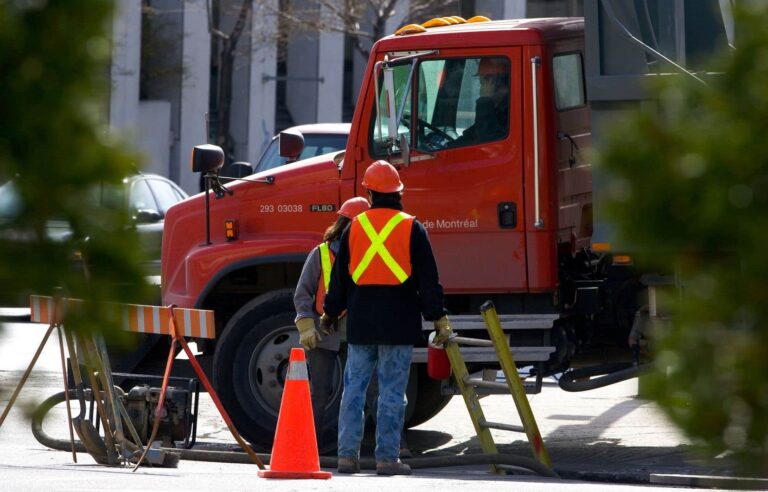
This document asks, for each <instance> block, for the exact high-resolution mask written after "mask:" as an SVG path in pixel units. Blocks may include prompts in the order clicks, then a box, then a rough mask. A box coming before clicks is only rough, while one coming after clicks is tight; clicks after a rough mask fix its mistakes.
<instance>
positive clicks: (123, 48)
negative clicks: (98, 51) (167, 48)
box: [109, 0, 141, 136]
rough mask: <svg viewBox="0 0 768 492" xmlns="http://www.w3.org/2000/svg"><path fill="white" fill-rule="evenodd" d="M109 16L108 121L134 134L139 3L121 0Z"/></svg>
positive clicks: (137, 83) (139, 30) (137, 90)
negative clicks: (110, 61)
mask: <svg viewBox="0 0 768 492" xmlns="http://www.w3.org/2000/svg"><path fill="white" fill-rule="evenodd" d="M115 7H116V8H115V13H114V15H113V18H112V42H113V47H112V64H111V67H110V77H111V82H112V84H111V90H110V97H109V125H110V127H112V128H114V129H119V130H120V131H123V132H125V134H126V135H128V136H135V130H136V124H137V123H138V121H139V73H140V72H139V67H140V64H141V63H140V62H141V3H140V2H136V1H131V0H121V1H119V2H117V3H116V5H115Z"/></svg>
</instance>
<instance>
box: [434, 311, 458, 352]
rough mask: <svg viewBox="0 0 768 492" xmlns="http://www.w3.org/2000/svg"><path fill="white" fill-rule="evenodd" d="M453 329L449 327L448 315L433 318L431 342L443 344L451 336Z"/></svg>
mask: <svg viewBox="0 0 768 492" xmlns="http://www.w3.org/2000/svg"><path fill="white" fill-rule="evenodd" d="M453 336H454V335H453V330H452V329H451V323H450V322H449V321H448V316H443V317H442V318H440V319H438V320H435V338H434V339H432V343H433V344H435V345H443V344H445V342H447V341H448V340H450V339H451V338H453Z"/></svg>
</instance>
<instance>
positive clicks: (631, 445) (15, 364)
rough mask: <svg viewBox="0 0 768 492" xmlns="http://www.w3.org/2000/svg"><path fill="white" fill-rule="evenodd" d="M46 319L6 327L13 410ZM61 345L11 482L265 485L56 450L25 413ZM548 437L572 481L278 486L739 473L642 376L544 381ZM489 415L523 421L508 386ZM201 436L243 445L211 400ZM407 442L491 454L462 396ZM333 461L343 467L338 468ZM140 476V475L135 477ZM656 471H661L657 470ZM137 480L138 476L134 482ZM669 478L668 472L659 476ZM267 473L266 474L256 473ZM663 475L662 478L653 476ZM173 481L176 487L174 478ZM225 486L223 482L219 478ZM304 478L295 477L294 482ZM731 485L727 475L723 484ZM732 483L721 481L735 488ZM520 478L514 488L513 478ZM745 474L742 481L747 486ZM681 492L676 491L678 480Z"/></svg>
mask: <svg viewBox="0 0 768 492" xmlns="http://www.w3.org/2000/svg"><path fill="white" fill-rule="evenodd" d="M43 333H44V327H42V326H40V325H28V324H11V325H6V326H5V329H4V330H3V332H1V333H0V405H1V406H2V408H5V406H6V405H7V402H8V398H9V396H10V393H11V391H12V389H13V386H14V385H15V384H16V383H18V381H19V378H20V377H21V374H22V371H23V370H24V368H25V367H26V365H27V364H28V363H29V360H30V359H31V357H32V354H33V353H34V350H35V349H36V347H37V344H38V343H39V341H40V339H41V338H42V335H43ZM61 385H62V382H61V372H60V362H59V355H58V344H57V343H56V341H55V339H54V338H52V339H51V341H50V342H49V343H48V345H47V347H46V349H45V350H44V352H43V355H42V357H41V360H40V362H39V363H38V364H37V366H36V369H35V371H34V372H33V374H32V377H31V378H30V381H29V382H28V383H27V385H26V386H25V388H24V390H23V391H22V393H21V397H20V399H19V402H18V403H17V406H16V407H14V410H13V411H12V412H11V414H10V417H9V419H8V420H7V421H6V423H5V424H4V425H3V427H2V428H0V490H49V489H51V488H57V489H58V490H69V489H73V490H74V489H78V490H85V489H92V488H93V489H95V488H100V489H104V490H121V489H127V488H131V489H132V490H145V489H146V490H150V489H164V490H169V489H177V488H179V489H180V488H187V489H195V490H205V489H210V488H217V487H218V488H222V487H223V490H224V489H226V490H229V489H231V488H246V489H249V488H263V487H264V485H263V480H261V479H257V478H256V477H255V468H254V467H253V465H245V464H222V463H203V462H193V461H185V460H182V462H181V463H180V464H179V467H178V468H175V469H161V468H142V469H140V470H139V471H138V472H137V473H135V474H131V473H130V471H129V470H128V469H124V468H108V467H103V466H99V465H96V464H94V462H93V460H92V459H91V458H90V456H88V455H85V454H79V455H78V463H77V464H73V463H72V456H71V454H70V453H65V452H61V451H53V450H50V449H48V448H46V447H44V446H43V445H41V444H40V443H38V442H37V441H36V440H35V439H34V437H33V436H32V434H31V432H30V430H29V426H28V422H27V420H26V415H25V412H26V411H29V409H30V408H33V407H34V405H35V404H36V403H38V402H39V401H41V400H42V399H44V398H45V397H47V396H50V395H51V394H53V393H55V392H58V391H61V388H62V386H61ZM529 400H530V403H531V407H532V409H533V413H534V415H535V417H536V420H537V423H538V426H539V429H540V430H541V434H542V437H543V440H544V443H545V446H546V448H547V450H548V452H549V454H550V457H551V459H552V462H553V463H554V467H555V471H557V472H558V474H559V475H560V477H561V478H562V479H564V480H554V479H547V478H542V477H538V476H534V475H532V474H526V473H521V474H516V475H513V476H497V475H491V474H490V473H489V472H488V467H487V466H479V465H477V466H466V467H453V468H430V469H419V470H415V471H414V476H412V477H397V478H384V477H376V476H375V475H374V476H371V475H370V472H368V473H363V474H361V475H357V476H352V477H349V476H341V477H339V476H334V478H333V479H332V480H331V481H276V480H270V481H269V482H268V483H269V488H270V489H275V490H315V489H323V490H331V489H333V490H384V489H386V490H412V489H414V488H427V487H429V488H436V487H440V488H444V489H449V490H459V489H460V490H487V488H488V486H489V483H491V482H492V483H493V487H494V489H496V488H501V489H507V486H509V487H510V488H514V489H515V490H553V489H560V488H566V487H567V488H569V489H575V490H625V489H626V490H630V489H633V490H634V489H635V487H637V486H639V485H642V484H644V486H643V488H650V489H654V490H665V489H666V488H667V487H666V485H667V484H669V485H672V484H676V485H688V484H696V485H697V486H699V487H705V486H710V485H711V484H712V483H715V482H707V481H703V482H702V481H693V480H688V481H682V482H681V481H680V479H676V481H674V480H667V481H665V479H664V478H663V477H665V476H670V475H671V476H675V477H679V476H681V475H682V476H716V477H730V476H732V475H734V473H733V467H732V466H731V464H730V463H728V462H727V460H725V459H722V458H712V457H705V456H702V455H699V454H697V453H696V451H695V449H694V447H693V446H691V444H690V443H689V442H687V441H686V439H685V438H684V437H683V436H682V435H681V434H680V433H679V432H678V431H677V430H676V429H675V428H674V427H673V426H672V425H671V424H670V423H669V422H668V421H667V419H666V418H665V417H664V415H663V414H662V413H661V412H660V411H659V409H658V408H657V407H656V406H655V405H654V404H653V403H651V402H649V401H647V400H644V399H642V398H638V397H637V380H630V381H627V382H624V383H620V384H616V385H612V386H609V387H606V388H603V389H598V390H593V391H589V392H584V393H567V392H564V391H562V390H560V389H559V388H557V387H555V386H554V385H545V387H544V389H543V391H542V393H540V394H538V395H531V396H529ZM481 403H482V406H483V409H484V411H485V414H486V418H487V419H488V420H491V421H497V422H505V423H510V424H519V423H520V422H519V418H518V417H517V414H516V411H515V407H514V403H513V401H512V398H511V397H509V396H502V395H494V396H488V397H485V398H483V399H482V400H481ZM60 407H62V408H59V407H57V408H56V409H54V410H53V411H52V412H51V413H50V414H49V415H50V416H49V418H48V419H47V420H46V426H45V429H46V432H49V433H50V434H51V435H54V436H55V437H61V438H66V437H67V427H66V413H65V410H64V408H63V406H60ZM199 413H200V417H199V431H198V438H197V439H198V442H200V447H202V448H209V449H228V450H236V444H235V443H234V441H233V439H232V437H231V436H230V434H229V431H228V430H227V428H226V426H225V425H224V423H223V421H222V419H221V417H220V416H219V415H218V413H217V412H216V410H215V407H214V406H213V404H212V402H211V401H210V399H209V398H208V397H207V395H204V396H203V398H202V400H201V408H200V412H199ZM493 435H494V439H495V440H496V442H497V444H498V446H499V449H500V451H501V452H502V453H512V454H517V455H520V456H526V457H531V456H532V454H531V450H530V447H529V445H528V442H527V440H526V438H525V435H524V434H517V433H509V432H503V431H493ZM407 438H408V442H409V444H410V446H411V449H412V451H413V452H414V455H415V456H450V455H461V454H472V453H480V452H481V451H480V446H479V443H478V441H477V438H476V436H475V435H474V432H473V428H472V424H471V421H470V419H469V416H468V414H467V410H466V408H465V407H464V403H463V400H462V399H461V398H460V397H455V398H454V399H453V400H452V401H451V403H450V404H449V405H448V406H447V407H446V408H445V409H444V410H443V411H442V412H441V413H440V414H439V415H437V416H436V417H435V418H433V419H432V420H430V421H429V422H426V423H424V424H422V425H421V426H419V427H416V428H414V429H411V430H409V431H408V433H407ZM371 441H372V437H371V436H368V437H366V440H365V442H364V446H363V454H364V455H368V456H370V455H371V454H372V442H371ZM331 471H333V470H331ZM129 477H130V478H129ZM654 477H655V478H654ZM126 480H130V482H127V481H126ZM660 480H661V481H660ZM254 481H258V483H256V482H254ZM651 483H655V485H649V484H651ZM164 484H165V485H164ZM217 484H218V485H217ZM291 484H293V485H291ZM724 484H725V485H724ZM730 484H731V482H719V485H718V486H719V487H721V488H726V487H730ZM513 485H514V487H512V486H513ZM737 485H738V484H737V483H734V485H733V487H734V488H736V486H737ZM670 490H671V489H670Z"/></svg>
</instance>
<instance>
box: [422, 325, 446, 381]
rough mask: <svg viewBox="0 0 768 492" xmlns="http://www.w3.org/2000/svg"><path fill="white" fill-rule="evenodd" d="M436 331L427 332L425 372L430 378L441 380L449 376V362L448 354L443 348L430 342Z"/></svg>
mask: <svg viewBox="0 0 768 492" xmlns="http://www.w3.org/2000/svg"><path fill="white" fill-rule="evenodd" d="M435 335H436V332H432V333H430V334H429V343H428V344H427V374H428V375H429V377H431V378H432V379H437V380H438V381H441V380H443V379H448V378H449V377H451V362H450V361H449V360H448V354H446V353H445V348H443V347H442V346H440V345H435V344H434V343H432V341H433V340H434V338H435Z"/></svg>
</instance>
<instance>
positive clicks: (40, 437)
mask: <svg viewBox="0 0 768 492" xmlns="http://www.w3.org/2000/svg"><path fill="white" fill-rule="evenodd" d="M84 393H85V399H86V400H89V399H90V397H91V390H85V392H84ZM69 399H70V400H77V393H76V391H75V390H73V389H72V390H69ZM64 401H65V398H64V392H63V391H61V392H59V393H56V394H54V395H52V396H49V397H48V398H46V399H45V400H43V402H42V403H41V404H40V405H38V407H37V408H36V409H35V413H33V414H32V435H33V436H35V439H37V442H39V443H40V444H42V445H43V446H47V447H49V448H51V449H57V450H59V451H71V450H72V446H71V444H70V442H69V441H68V440H66V439H55V438H53V437H51V436H49V435H48V434H47V433H46V432H45V431H44V430H43V420H45V415H46V414H47V413H48V412H50V411H51V409H52V408H53V407H55V406H56V405H58V404H59V403H63V402H64ZM75 451H76V452H78V453H87V452H88V451H87V450H86V449H85V446H83V443H81V442H80V441H78V440H77V439H75Z"/></svg>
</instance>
